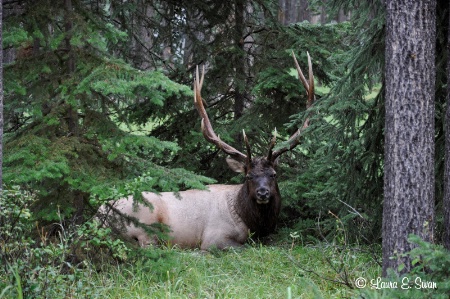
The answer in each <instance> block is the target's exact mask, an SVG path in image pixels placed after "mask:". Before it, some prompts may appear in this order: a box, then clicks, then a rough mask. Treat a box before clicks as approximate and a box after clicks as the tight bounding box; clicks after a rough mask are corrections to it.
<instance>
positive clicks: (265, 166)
mask: <svg viewBox="0 0 450 299" xmlns="http://www.w3.org/2000/svg"><path fill="white" fill-rule="evenodd" d="M292 56H293V58H294V62H295V66H296V69H297V72H298V76H299V80H300V82H302V84H303V86H304V87H305V89H306V93H307V103H306V108H307V109H309V107H311V106H312V104H313V103H314V100H315V96H314V76H313V71H312V64H311V58H310V56H309V53H308V68H309V72H308V73H309V80H306V78H305V76H304V75H303V73H302V70H301V69H300V66H299V64H298V62H297V59H296V58H295V54H294V52H292ZM204 75H205V70H204V68H203V71H202V75H201V78H199V71H198V66H197V71H196V77H195V80H194V105H195V108H196V109H197V111H198V113H199V114H200V117H201V119H202V120H201V128H202V133H203V136H204V137H205V139H206V140H207V141H209V142H210V143H212V144H215V145H216V146H217V147H219V148H220V149H221V150H222V151H224V152H225V153H226V154H228V155H229V156H230V157H228V158H227V163H228V166H229V167H230V168H231V169H232V170H233V171H235V172H239V173H243V174H245V180H246V185H247V189H248V195H249V196H250V197H251V198H252V199H255V201H256V203H257V204H261V205H264V204H268V203H269V202H270V199H271V198H272V197H273V196H279V190H278V186H277V181H276V166H277V161H278V157H279V156H280V155H281V154H283V153H285V152H287V151H289V150H292V149H293V148H294V147H296V146H297V145H298V144H299V143H300V141H299V139H300V136H301V133H302V132H303V130H304V129H306V128H307V127H308V125H309V116H308V117H307V118H306V120H305V122H304V123H303V126H302V127H301V128H299V129H298V130H297V131H296V132H295V133H294V134H293V135H292V136H291V137H290V138H289V139H288V140H287V141H286V143H285V144H286V146H284V147H282V148H280V149H278V150H276V151H274V150H273V148H274V146H275V142H276V130H275V132H274V135H273V138H272V140H271V141H270V144H269V151H268V154H267V156H265V157H256V158H252V155H251V150H250V145H249V143H248V139H247V136H246V135H245V132H244V131H243V137H244V142H245V147H246V151H247V153H246V154H244V153H241V152H240V151H238V150H237V149H235V148H234V147H232V146H230V145H228V144H227V143H225V142H224V141H222V140H221V139H220V137H219V136H218V135H216V133H215V132H214V130H213V128H212V125H211V122H210V120H209V117H208V114H207V113H206V110H205V107H204V105H203V99H202V97H201V89H202V85H203V79H204Z"/></svg>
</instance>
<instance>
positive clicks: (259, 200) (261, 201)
mask: <svg viewBox="0 0 450 299" xmlns="http://www.w3.org/2000/svg"><path fill="white" fill-rule="evenodd" d="M256 203H257V204H260V205H266V204H268V203H269V197H268V196H267V197H257V198H256Z"/></svg>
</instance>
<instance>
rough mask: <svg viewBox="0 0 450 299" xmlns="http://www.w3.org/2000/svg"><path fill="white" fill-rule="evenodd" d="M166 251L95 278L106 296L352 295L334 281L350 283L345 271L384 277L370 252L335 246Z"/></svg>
mask: <svg viewBox="0 0 450 299" xmlns="http://www.w3.org/2000/svg"><path fill="white" fill-rule="evenodd" d="M147 250H154V249H147ZM164 250H166V251H167V252H168V253H169V255H168V257H167V260H166V261H164V260H160V261H159V266H157V265H155V264H152V263H151V262H149V261H148V260H146V259H145V258H140V259H138V260H137V261H134V262H133V263H127V264H122V265H120V266H119V267H116V268H114V267H110V266H109V267H108V266H107V267H105V268H104V269H103V270H102V271H101V272H99V274H97V275H96V276H95V277H94V279H95V280H97V281H96V282H95V285H98V286H99V288H102V291H101V292H100V293H101V297H102V298H348V297H350V296H351V295H352V294H354V292H355V291H354V290H352V289H350V288H349V287H347V286H344V285H343V284H340V283H337V282H332V281H331V280H336V281H343V280H344V281H345V279H343V278H344V277H345V274H344V272H345V271H346V273H347V276H348V279H347V280H348V281H349V282H351V283H353V282H354V280H355V279H356V278H358V277H361V276H362V277H367V278H375V277H377V276H379V275H380V269H379V267H378V265H377V264H376V263H375V262H374V260H373V258H372V256H371V254H369V253H363V252H361V251H356V250H351V249H345V250H338V249H337V248H336V247H325V246H323V247H308V246H306V247H293V248H292V249H291V248H281V247H271V246H259V245H255V246H253V247H247V248H244V249H242V250H229V251H226V252H215V253H212V254H211V253H206V254H204V253H201V252H199V251H189V250H178V249H164ZM164 265H165V266H164ZM161 266H163V268H164V270H163V271H161ZM333 268H335V269H333ZM344 270H345V271H344ZM288 294H289V295H288Z"/></svg>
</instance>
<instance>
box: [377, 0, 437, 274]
mask: <svg viewBox="0 0 450 299" xmlns="http://www.w3.org/2000/svg"><path fill="white" fill-rule="evenodd" d="M412 28H414V29H413V30H412ZM412 33H413V34H412ZM435 40H436V1H434V0H425V1H410V0H389V1H387V2H386V71H385V73H386V76H385V78H386V79H385V80H386V127H385V163H384V164H385V167H384V175H385V179H384V182H385V185H384V186H385V189H384V190H385V191H384V194H385V198H384V205H383V274H384V275H387V273H388V272H387V271H388V269H392V270H394V271H396V272H397V271H398V272H400V273H404V272H405V271H406V272H409V271H410V270H411V267H412V265H411V261H410V260H409V259H408V257H405V256H404V255H403V254H404V253H406V252H408V251H410V250H411V249H412V245H411V244H410V243H409V242H408V240H407V239H408V237H409V235H410V234H415V235H418V236H420V237H421V238H423V239H424V240H426V241H433V234H434V231H433V230H434V188H435V185H434V134H435V131H434V116H435V114H434V94H435Z"/></svg>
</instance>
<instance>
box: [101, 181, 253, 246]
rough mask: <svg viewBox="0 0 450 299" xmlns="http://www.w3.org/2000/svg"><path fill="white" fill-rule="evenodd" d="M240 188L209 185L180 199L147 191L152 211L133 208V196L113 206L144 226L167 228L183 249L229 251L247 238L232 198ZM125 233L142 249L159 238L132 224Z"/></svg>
mask: <svg viewBox="0 0 450 299" xmlns="http://www.w3.org/2000/svg"><path fill="white" fill-rule="evenodd" d="M240 188H241V185H235V186H232V188H230V186H229V185H210V186H208V190H188V191H183V192H180V194H179V196H178V197H177V196H175V195H174V194H173V193H172V192H163V193H160V194H155V193H149V192H144V193H143V194H142V195H143V197H144V200H146V201H148V202H149V203H151V205H152V206H153V211H151V210H150V208H149V207H147V206H144V205H142V204H140V205H139V206H138V207H137V209H134V208H133V198H132V197H128V198H127V199H121V200H118V201H116V202H115V203H111V204H112V206H113V207H114V208H115V209H117V210H118V211H119V212H120V213H123V214H125V215H129V216H132V217H135V218H137V219H139V220H140V222H142V223H143V224H148V225H149V224H152V223H163V224H165V225H168V226H169V227H170V230H171V231H170V233H169V237H170V242H171V243H172V244H177V245H178V246H180V247H182V248H201V249H202V250H206V249H208V248H210V247H213V246H215V247H217V248H226V247H232V246H238V245H240V244H243V243H244V242H245V241H246V240H247V238H248V227H247V226H246V225H245V223H243V222H242V221H241V220H240V218H239V216H238V215H237V214H236V213H234V212H233V209H234V208H233V205H234V201H233V199H234V198H236V197H237V194H238V192H239V190H240ZM103 208H105V207H103ZM105 211H106V210H103V211H102V212H105ZM123 233H124V234H125V235H126V236H128V237H129V238H132V239H135V240H137V241H138V242H139V245H141V246H143V247H145V246H148V245H149V244H155V243H157V242H158V240H157V239H156V237H154V236H152V237H150V236H148V235H147V233H146V232H145V230H144V229H143V228H140V227H136V226H135V225H134V224H133V223H129V225H128V226H126V227H125V228H124V231H123Z"/></svg>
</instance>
